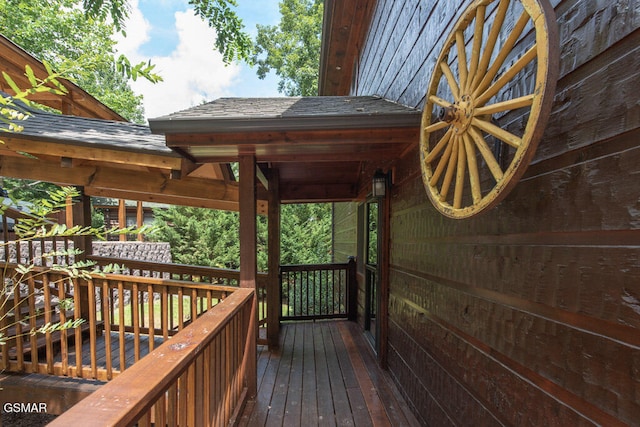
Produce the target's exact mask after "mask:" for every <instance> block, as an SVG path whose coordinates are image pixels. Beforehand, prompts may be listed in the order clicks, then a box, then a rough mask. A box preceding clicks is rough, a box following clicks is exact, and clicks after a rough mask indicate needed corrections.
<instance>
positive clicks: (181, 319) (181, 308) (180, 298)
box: [178, 286, 184, 331]
mask: <svg viewBox="0 0 640 427" xmlns="http://www.w3.org/2000/svg"><path fill="white" fill-rule="evenodd" d="M183 297H184V295H183V293H182V286H180V287H179V288H178V330H179V331H181V330H182V328H184V299H183Z"/></svg>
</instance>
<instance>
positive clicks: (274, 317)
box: [267, 169, 281, 348]
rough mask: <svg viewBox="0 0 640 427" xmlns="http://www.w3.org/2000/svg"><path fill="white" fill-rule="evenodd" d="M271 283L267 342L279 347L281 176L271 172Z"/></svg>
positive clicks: (269, 223) (269, 213)
mask: <svg viewBox="0 0 640 427" xmlns="http://www.w3.org/2000/svg"><path fill="white" fill-rule="evenodd" d="M269 172H270V173H269V193H268V195H269V210H268V228H269V244H268V247H269V282H268V284H267V341H268V343H269V347H270V348H276V347H278V343H279V337H280V312H281V308H280V307H281V304H280V175H279V173H278V170H277V169H272V170H270V171H269Z"/></svg>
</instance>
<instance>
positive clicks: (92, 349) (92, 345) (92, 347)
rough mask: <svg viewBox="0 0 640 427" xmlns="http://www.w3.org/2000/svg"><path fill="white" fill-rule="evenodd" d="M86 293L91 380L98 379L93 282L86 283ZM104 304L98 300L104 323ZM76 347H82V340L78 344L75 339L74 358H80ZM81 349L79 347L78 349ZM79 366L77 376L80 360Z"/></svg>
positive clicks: (80, 370)
mask: <svg viewBox="0 0 640 427" xmlns="http://www.w3.org/2000/svg"><path fill="white" fill-rule="evenodd" d="M87 292H88V295H87V296H88V300H89V353H90V357H91V377H92V378H98V362H97V355H96V352H97V341H98V340H97V337H96V335H97V334H98V321H97V319H96V317H97V310H96V286H95V283H94V281H93V280H89V281H88V282H87ZM74 299H75V295H74ZM104 304H105V302H104V301H103V300H102V297H101V298H100V313H101V320H102V322H103V323H104V318H105V310H104ZM76 307H79V304H77V302H76ZM78 345H80V346H81V345H82V340H80V343H78V340H77V339H76V358H77V357H78V356H80V357H81V356H82V354H80V355H78V348H79V347H78ZM80 348H81V347H80ZM79 363H80V364H77V365H76V366H77V368H78V372H79V375H78V376H82V359H80V362H79Z"/></svg>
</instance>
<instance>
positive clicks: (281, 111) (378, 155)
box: [149, 96, 421, 203]
mask: <svg viewBox="0 0 640 427" xmlns="http://www.w3.org/2000/svg"><path fill="white" fill-rule="evenodd" d="M420 118H421V114H420V111H418V110H415V109H413V108H409V107H405V106H403V105H400V104H397V103H394V102H391V101H388V100H385V99H383V98H380V97H373V96H366V97H357V96H356V97H342V96H326V97H304V98H221V99H218V100H215V101H213V102H210V103H207V104H203V105H200V106H197V107H194V108H191V109H188V110H185V111H181V112H177V113H173V114H170V115H168V116H164V117H159V118H156V119H151V120H149V125H150V127H151V131H152V132H153V133H163V134H165V137H166V142H167V145H168V146H169V147H171V148H172V149H174V150H175V151H177V152H179V153H183V154H185V155H186V156H187V157H189V158H190V159H191V160H192V161H193V162H195V163H210V162H232V161H237V160H238V158H239V156H241V155H247V154H252V155H255V157H256V161H257V162H258V163H259V164H264V165H266V166H267V167H268V168H270V169H277V170H278V172H279V177H280V193H281V199H282V201H283V202H285V203H287V202H300V201H341V200H354V199H356V198H358V192H359V190H360V188H361V187H362V186H361V182H360V181H361V179H362V178H363V175H365V171H368V170H371V168H372V167H373V168H375V167H382V166H384V165H386V164H388V163H389V162H390V161H391V160H393V159H397V158H398V157H400V156H401V155H402V154H403V153H404V152H406V151H407V150H408V149H409V148H410V147H411V146H413V144H415V143H416V142H417V140H418V135H419V125H420ZM365 178H366V179H368V178H369V176H368V175H367V176H365Z"/></svg>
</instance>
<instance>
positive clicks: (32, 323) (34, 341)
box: [27, 245, 38, 373]
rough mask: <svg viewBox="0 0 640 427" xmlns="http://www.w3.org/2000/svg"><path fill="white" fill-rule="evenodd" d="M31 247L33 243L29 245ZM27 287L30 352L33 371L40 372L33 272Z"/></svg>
mask: <svg viewBox="0 0 640 427" xmlns="http://www.w3.org/2000/svg"><path fill="white" fill-rule="evenodd" d="M29 247H31V245H29ZM27 287H28V292H29V293H28V295H27V301H28V305H29V327H30V328H31V331H30V337H29V341H30V344H31V349H30V351H29V354H30V355H31V364H30V367H31V372H34V373H37V372H38V337H37V336H36V334H35V333H33V331H35V330H36V329H37V323H36V322H37V319H36V295H35V293H36V289H35V281H34V279H33V274H32V273H29V276H28V278H27Z"/></svg>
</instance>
